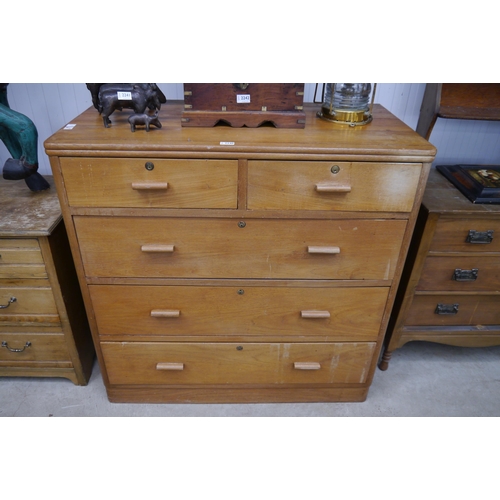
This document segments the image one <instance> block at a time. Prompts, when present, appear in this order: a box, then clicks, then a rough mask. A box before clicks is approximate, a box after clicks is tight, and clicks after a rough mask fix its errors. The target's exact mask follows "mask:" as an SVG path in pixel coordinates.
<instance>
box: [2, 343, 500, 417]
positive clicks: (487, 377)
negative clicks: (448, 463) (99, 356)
mask: <svg viewBox="0 0 500 500" xmlns="http://www.w3.org/2000/svg"><path fill="white" fill-rule="evenodd" d="M48 416H54V417H98V416H102V417H121V416H135V417H141V416H144V417H150V416H151V417H163V416H164V417H170V416H172V417H183V416H190V417H335V416H338V417H384V416H387V417H424V416H425V417H442V416H448V417H459V416H461V417H478V416H484V417H493V416H500V346H498V347H489V348H461V347H452V346H445V345H439V344H431V343H425V342H412V343H409V344H407V345H406V346H404V347H403V348H401V349H399V350H397V351H396V352H395V353H394V355H393V357H392V360H391V363H390V365H389V369H388V370H387V371H386V372H382V371H380V370H377V372H376V373H375V377H374V381H373V384H372V386H371V388H370V392H369V394H368V398H367V400H366V401H365V402H364V403H313V404H309V403H300V404H291V403H285V404H283V403H282V404H209V405H206V404H163V405H145V404H113V403H110V402H109V401H108V399H107V397H106V391H105V389H104V385H103V383H102V378H101V374H100V370H99V366H98V365H97V363H96V365H95V367H94V371H93V373H92V377H91V380H90V383H89V385H88V386H86V387H79V386H75V385H73V384H72V383H71V382H70V381H69V380H66V379H36V378H10V377H9V378H0V417H48Z"/></svg>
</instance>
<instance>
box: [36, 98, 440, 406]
mask: <svg viewBox="0 0 500 500" xmlns="http://www.w3.org/2000/svg"><path fill="white" fill-rule="evenodd" d="M182 109H183V108H182V103H169V104H168V105H166V106H163V107H162V110H161V112H160V120H161V122H162V125H163V127H162V129H159V130H157V129H155V130H152V131H150V132H149V133H148V132H145V131H144V130H138V131H136V132H135V133H131V132H130V129H129V127H128V124H127V116H128V115H127V114H126V112H124V113H123V114H120V113H115V114H113V115H112V117H111V118H112V121H113V123H112V126H111V127H110V128H108V129H105V128H103V126H102V120H101V119H100V117H99V116H98V114H97V113H96V111H95V110H93V109H90V110H88V111H86V112H85V113H83V114H82V115H80V116H79V117H78V118H76V119H75V120H74V122H73V123H74V124H75V126H74V127H73V128H72V129H71V130H61V131H59V132H57V133H56V134H55V135H54V136H52V137H51V138H49V139H48V140H47V141H46V142H45V148H46V151H47V154H48V155H49V156H50V161H51V165H52V169H53V172H54V176H55V179H56V183H57V187H58V192H59V196H60V200H61V204H62V206H63V214H64V217H65V220H66V223H67V226H68V228H69V229H68V231H69V234H70V240H71V242H72V249H73V252H74V257H75V260H76V262H77V269H78V272H79V278H80V283H81V287H82V291H83V295H84V298H85V302H86V307H87V311H88V316H89V319H90V323H91V326H92V331H93V338H94V342H95V345H96V348H97V355H98V358H99V361H100V364H101V369H102V373H103V379H104V383H105V385H106V389H107V393H108V398H109V399H110V401H113V402H286V401H311V402H312V401H363V400H364V399H365V398H366V396H367V393H368V388H369V386H370V383H371V381H372V377H373V374H374V370H375V367H376V364H377V359H378V356H379V354H380V349H381V346H382V340H383V336H384V334H385V328H386V325H387V321H388V318H389V314H390V311H391V307H392V304H393V300H394V295H395V291H396V286H397V284H398V283H399V277H400V273H401V269H402V265H403V262H404V258H405V255H406V251H407V248H408V244H409V241H410V237H411V234H412V230H413V226H414V222H415V218H416V215H417V208H418V206H419V204H420V200H421V196H422V193H423V187H424V185H425V181H426V178H427V175H428V170H429V166H430V162H432V159H433V158H434V154H435V149H434V148H433V147H432V146H431V145H430V144H429V143H428V142H427V141H425V140H424V139H422V138H421V137H419V136H418V135H417V134H416V133H414V132H413V131H412V130H411V129H410V128H409V127H407V126H406V125H404V124H403V123H401V122H400V121H399V120H397V119H396V118H395V117H393V116H392V115H391V114H390V113H389V112H387V111H386V110H385V109H383V108H382V107H380V106H376V107H375V111H374V113H375V118H374V121H373V123H372V124H370V125H369V126H367V127H359V128H356V129H351V128H349V127H344V126H339V125H334V124H331V123H328V122H322V121H320V120H319V119H318V118H316V116H315V112H316V111H317V109H318V108H317V107H315V106H313V105H309V106H307V105H306V106H305V110H306V126H305V129H302V130H291V129H276V128H273V127H261V128H257V129H235V128H230V127H225V126H218V127H214V128H206V129H205V128H185V127H184V128H183V127H181V115H182Z"/></svg>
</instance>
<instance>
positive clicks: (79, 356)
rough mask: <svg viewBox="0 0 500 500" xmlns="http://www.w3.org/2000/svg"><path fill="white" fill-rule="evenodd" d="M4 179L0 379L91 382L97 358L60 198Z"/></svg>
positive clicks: (0, 196) (0, 187) (0, 199)
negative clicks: (0, 377)
mask: <svg viewBox="0 0 500 500" xmlns="http://www.w3.org/2000/svg"><path fill="white" fill-rule="evenodd" d="M46 178H47V180H48V182H49V184H50V185H51V187H50V188H49V189H48V190H46V191H43V192H32V191H30V190H29V188H28V187H27V186H26V184H25V183H24V181H5V180H3V179H1V180H0V342H1V344H0V376H8V377H15V376H25V377H65V378H68V379H70V380H71V381H72V382H73V383H75V384H77V385H86V384H87V382H88V379H89V377H90V374H91V371H92V363H93V361H94V359H95V352H94V346H93V343H92V337H91V334H90V329H89V324H88V321H87V316H86V314H85V308H84V304H83V300H82V294H81V292H80V287H79V283H78V278H77V275H76V272H75V266H74V264H73V260H72V256H71V251H70V247H69V242H68V237H67V234H66V230H65V227H64V223H63V220H62V216H61V209H60V206H59V200H58V198H57V193H56V190H55V187H54V183H53V180H52V177H51V176H46Z"/></svg>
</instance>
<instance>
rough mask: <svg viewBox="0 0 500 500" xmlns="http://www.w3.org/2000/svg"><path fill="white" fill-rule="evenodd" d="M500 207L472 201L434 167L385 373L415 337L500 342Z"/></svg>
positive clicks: (385, 359)
mask: <svg viewBox="0 0 500 500" xmlns="http://www.w3.org/2000/svg"><path fill="white" fill-rule="evenodd" d="M499 236H500V206H499V205H482V204H473V203H471V202H470V201H469V200H468V199H467V198H466V197H465V196H463V195H462V194H461V193H460V192H459V191H458V190H457V189H456V188H455V187H454V186H453V185H452V184H451V183H450V182H449V181H448V180H447V179H445V178H444V177H443V176H442V175H441V174H440V173H439V172H438V171H437V170H435V169H432V170H431V172H430V175H429V180H428V185H427V188H426V190H425V194H424V198H423V204H422V208H421V210H420V214H419V217H418V222H417V226H416V229H415V232H414V237H413V241H412V244H411V248H410V253H409V257H408V260H407V263H406V266H405V271H404V274H403V278H402V281H401V286H400V290H399V292H398V297H397V300H396V305H395V307H394V314H393V317H392V318H391V322H390V326H389V330H388V336H387V340H386V343H387V347H386V348H385V352H384V355H383V358H382V361H381V363H380V368H381V369H383V370H385V369H387V367H388V363H389V360H390V358H391V354H392V352H393V351H394V350H395V349H398V348H399V347H402V346H403V345H404V344H405V343H406V342H409V341H411V340H426V341H429V342H439V343H443V344H450V345H457V346H464V347H468V346H470V347H474V346H491V345H500V237H499Z"/></svg>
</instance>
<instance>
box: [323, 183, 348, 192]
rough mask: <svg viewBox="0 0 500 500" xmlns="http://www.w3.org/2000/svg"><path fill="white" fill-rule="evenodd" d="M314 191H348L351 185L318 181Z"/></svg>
mask: <svg viewBox="0 0 500 500" xmlns="http://www.w3.org/2000/svg"><path fill="white" fill-rule="evenodd" d="M316 191H318V193H350V192H351V186H348V185H347V184H335V183H329V182H320V183H319V184H316Z"/></svg>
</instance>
